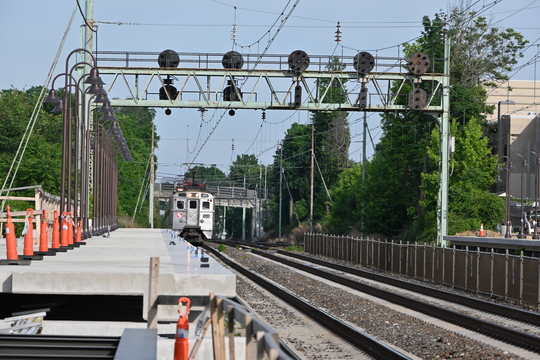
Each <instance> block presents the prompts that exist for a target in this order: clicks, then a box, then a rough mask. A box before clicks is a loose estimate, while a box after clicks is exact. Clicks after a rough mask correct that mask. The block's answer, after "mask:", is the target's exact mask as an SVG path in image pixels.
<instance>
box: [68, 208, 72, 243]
mask: <svg viewBox="0 0 540 360" xmlns="http://www.w3.org/2000/svg"><path fill="white" fill-rule="evenodd" d="M68 215H69V217H68V243H69V245H73V218H72V217H71V216H72V214H71V213H68Z"/></svg>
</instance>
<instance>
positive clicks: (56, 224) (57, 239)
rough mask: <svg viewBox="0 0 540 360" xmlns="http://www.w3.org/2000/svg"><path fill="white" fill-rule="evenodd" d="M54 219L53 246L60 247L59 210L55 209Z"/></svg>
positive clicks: (54, 247)
mask: <svg viewBox="0 0 540 360" xmlns="http://www.w3.org/2000/svg"><path fill="white" fill-rule="evenodd" d="M53 214H54V220H53V226H52V245H51V248H53V249H59V248H60V223H59V222H58V211H56V210H54V212H53Z"/></svg>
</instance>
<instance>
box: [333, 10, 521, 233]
mask: <svg viewBox="0 0 540 360" xmlns="http://www.w3.org/2000/svg"><path fill="white" fill-rule="evenodd" d="M469 5H470V4H462V5H461V6H454V7H453V8H451V10H450V11H449V13H448V14H444V13H439V14H436V15H435V17H434V18H433V20H430V19H429V18H428V17H424V18H423V21H422V23H423V25H424V31H423V32H422V36H421V37H420V38H419V39H418V40H417V41H415V42H414V43H411V44H404V49H405V54H406V56H410V55H412V54H413V53H415V52H423V53H425V54H427V55H428V56H429V57H430V59H432V66H433V67H432V69H431V70H432V71H434V72H438V73H442V72H443V65H444V63H443V62H442V61H437V59H444V43H443V42H441V33H444V34H445V36H447V37H449V39H450V43H451V60H452V62H451V69H450V72H451V77H450V82H451V90H450V96H451V103H450V116H451V118H452V119H453V125H452V129H451V130H452V135H453V136H455V137H456V148H457V149H456V153H455V154H454V155H453V159H452V161H453V175H452V177H451V179H450V189H449V192H450V232H455V231H459V230H460V229H464V228H467V227H468V228H469V229H470V228H477V227H478V225H479V223H480V220H481V222H484V223H485V224H488V223H489V224H494V223H496V222H498V221H499V220H500V216H501V212H500V211H501V208H502V207H501V201H500V199H498V198H496V197H494V196H493V195H492V194H489V193H488V187H489V184H490V183H492V182H493V180H494V173H493V169H494V163H493V161H494V160H493V159H492V158H491V156H490V154H491V148H490V147H489V144H488V139H487V138H485V137H483V136H482V134H484V135H486V134H490V132H489V129H488V127H486V126H485V123H484V122H483V120H484V119H485V115H484V113H486V112H490V111H493V108H490V107H488V106H486V104H485V101H486V98H487V93H486V90H485V86H486V85H490V84H492V82H493V81H495V80H497V81H498V80H504V79H506V76H507V73H508V71H510V70H511V67H512V66H513V65H515V64H516V63H517V59H518V58H519V57H520V56H521V50H522V49H523V48H524V46H525V44H526V43H527V41H525V40H524V39H523V38H522V36H521V35H520V34H519V33H517V32H515V31H514V30H512V29H506V30H504V29H499V28H497V27H495V26H492V25H490V24H489V23H488V22H487V21H486V19H485V18H483V17H480V16H477V15H476V13H475V12H474V10H470V9H472V7H471V6H469ZM418 86H420V87H421V88H423V89H424V90H426V91H427V92H428V93H432V92H433V91H434V89H433V84H431V83H430V82H423V83H422V84H420V85H418ZM398 89H400V91H401V92H400V94H401V95H406V94H407V93H408V92H409V91H410V90H411V86H410V85H407V84H405V86H403V87H401V88H398V87H397V84H395V86H394V88H393V90H394V92H395V91H397V90H398ZM398 98H400V99H403V100H401V103H402V104H405V102H404V99H405V96H401V97H398ZM433 101H434V103H440V101H441V99H440V98H437V97H435V98H434V99H433ZM382 128H383V135H382V137H381V140H380V143H379V144H378V145H377V148H376V155H375V157H374V158H373V160H372V161H371V162H369V163H368V165H367V166H366V172H367V177H366V182H365V184H361V182H358V184H359V185H363V186H360V187H359V189H358V194H361V196H360V197H357V201H359V202H361V203H363V204H366V206H367V208H368V209H369V211H367V212H366V213H365V230H366V232H368V233H369V232H382V233H383V234H388V235H401V236H404V237H405V238H407V239H411V240H413V239H414V240H416V239H418V237H419V236H420V237H421V238H422V239H424V240H426V241H431V240H433V236H432V235H434V234H435V232H436V202H437V197H438V160H439V129H438V123H437V122H436V121H435V120H434V119H433V118H431V117H430V116H426V115H423V114H422V113H408V114H384V115H383V124H382ZM381 184H384V186H381ZM356 186H358V185H356ZM335 191H336V190H335ZM349 206H351V204H349ZM352 208H353V209H354V208H356V209H357V208H358V206H356V207H352ZM342 228H343V227H342Z"/></svg>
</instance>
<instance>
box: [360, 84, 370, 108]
mask: <svg viewBox="0 0 540 360" xmlns="http://www.w3.org/2000/svg"><path fill="white" fill-rule="evenodd" d="M368 95H369V94H368V91H367V87H366V86H362V89H361V90H360V94H358V107H360V109H365V108H367V105H368Z"/></svg>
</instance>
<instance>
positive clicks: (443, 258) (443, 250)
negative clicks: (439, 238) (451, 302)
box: [442, 247, 446, 284]
mask: <svg viewBox="0 0 540 360" xmlns="http://www.w3.org/2000/svg"><path fill="white" fill-rule="evenodd" d="M445 249H446V248H444V247H443V248H442V283H443V284H445V282H444V278H445V276H444V275H445V273H446V268H445V267H446V253H445Z"/></svg>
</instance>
